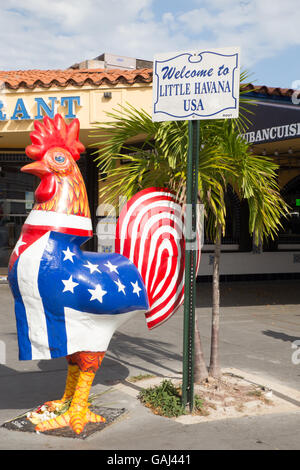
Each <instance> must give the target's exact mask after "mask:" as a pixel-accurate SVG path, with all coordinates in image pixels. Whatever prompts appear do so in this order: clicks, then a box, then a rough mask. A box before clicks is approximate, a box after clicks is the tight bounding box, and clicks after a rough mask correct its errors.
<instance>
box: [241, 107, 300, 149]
mask: <svg viewBox="0 0 300 470" xmlns="http://www.w3.org/2000/svg"><path fill="white" fill-rule="evenodd" d="M254 103H255V105H251V104H248V103H247V105H244V106H245V107H246V108H248V109H249V110H251V112H252V113H253V114H248V113H247V117H248V119H249V120H250V121H251V122H252V124H251V125H249V126H248V127H247V130H246V132H245V133H244V134H243V136H244V138H245V139H246V140H247V142H249V143H250V144H253V145H257V144H267V143H272V142H282V141H285V140H292V139H299V146H300V105H293V104H292V102H291V103H290V104H287V103H268V102H264V101H258V100H256V101H254Z"/></svg>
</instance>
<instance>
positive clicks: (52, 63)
mask: <svg viewBox="0 0 300 470" xmlns="http://www.w3.org/2000/svg"><path fill="white" fill-rule="evenodd" d="M298 1H299V0H285V1H284V2H282V1H281V0H263V1H261V0H240V1H238V0H193V1H190V2H186V3H185V12H184V13H182V11H179V10H178V9H177V10H176V7H175V6H174V8H173V7H172V8H169V11H167V10H166V8H164V10H163V5H164V4H163V2H161V0H85V1H84V2H83V1H82V0H52V1H51V2H49V0H39V2H37V0H7V1H6V3H5V5H1V6H0V41H1V50H0V68H1V69H2V70H3V69H6V70H8V69H29V68H66V67H68V66H70V65H71V64H73V63H75V62H79V61H81V60H84V59H90V58H94V57H96V56H97V55H99V54H100V53H102V52H110V53H114V54H120V55H125V56H132V57H138V58H144V59H149V60H151V59H152V57H153V55H154V54H156V53H158V52H166V51H175V50H184V49H197V48H202V47H208V46H209V47H223V46H224V47H225V46H240V47H241V50H242V65H243V66H244V67H247V68H251V67H252V66H253V65H254V64H255V63H257V62H258V61H260V60H262V59H265V58H269V57H276V55H277V54H278V53H280V52H281V51H284V50H287V49H288V48H289V47H291V46H295V45H300V36H299V20H298V15H297V14H296V12H297V9H298ZM158 2H159V7H161V8H162V12H161V15H160V16H159V14H158V10H157V8H158V7H157V5H158ZM175 3H176V2H175ZM175 3H174V5H175ZM170 4H171V3H169V5H170ZM154 7H156V8H154Z"/></svg>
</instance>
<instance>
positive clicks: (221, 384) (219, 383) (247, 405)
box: [193, 374, 274, 417]
mask: <svg viewBox="0 0 300 470" xmlns="http://www.w3.org/2000/svg"><path fill="white" fill-rule="evenodd" d="M194 394H195V396H198V397H199V398H200V399H201V400H202V402H203V406H202V407H201V408H200V409H199V410H197V411H195V412H194V413H193V414H196V415H202V416H208V415H215V414H217V415H218V416H219V417H220V414H225V415H227V414H233V413H245V412H246V411H247V410H249V411H250V410H254V408H257V409H259V408H261V407H265V406H270V407H271V406H274V402H273V401H272V398H273V396H272V391H271V390H268V389H266V388H265V387H262V386H259V385H256V384H252V383H249V382H247V381H245V380H244V379H243V378H240V377H236V376H232V375H230V374H223V375H222V376H221V377H220V378H218V379H213V378H208V379H207V380H205V381H204V382H203V383H201V384H195V385H194Z"/></svg>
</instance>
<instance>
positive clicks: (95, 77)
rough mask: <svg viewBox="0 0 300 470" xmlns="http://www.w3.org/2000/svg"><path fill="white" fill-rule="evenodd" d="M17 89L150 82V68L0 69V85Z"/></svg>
mask: <svg viewBox="0 0 300 470" xmlns="http://www.w3.org/2000/svg"><path fill="white" fill-rule="evenodd" d="M1 82H2V84H4V86H5V87H6V88H9V89H13V90H17V89H18V88H21V87H24V88H29V89H33V88H36V87H43V88H50V87H52V86H61V87H65V86H68V85H75V86H83V85H85V84H90V85H96V86H99V85H102V84H108V85H109V84H111V85H116V84H117V83H128V84H129V85H132V84H134V83H151V82H152V69H138V70H121V69H111V70H107V69H80V70H74V69H67V70H13V71H0V85H1Z"/></svg>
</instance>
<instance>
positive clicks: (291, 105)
mask: <svg viewBox="0 0 300 470" xmlns="http://www.w3.org/2000/svg"><path fill="white" fill-rule="evenodd" d="M113 60H115V62H114V63H112V62H113ZM149 65H151V63H146V62H145V61H136V60H135V59H128V58H116V56H115V57H111V56H107V55H106V56H105V55H103V54H102V55H101V56H99V57H98V58H96V59H95V60H93V61H84V62H82V63H80V64H75V65H73V66H72V67H71V68H69V69H66V70H48V71H45V70H26V71H8V72H2V71H0V274H1V273H2V274H5V272H6V270H7V264H8V259H9V256H10V253H11V251H12V249H13V247H14V245H15V242H16V240H17V239H18V237H19V233H20V230H21V227H22V225H23V223H24V221H25V219H26V217H27V214H28V213H29V211H30V210H31V208H32V204H33V199H34V190H35V187H36V185H37V183H38V182H37V181H36V179H35V177H34V176H32V175H29V174H24V173H21V172H20V168H21V167H22V166H23V165H24V164H25V163H26V162H28V161H29V159H28V158H27V157H26V155H25V152H24V149H25V147H26V146H27V145H28V144H30V137H29V134H30V132H31V131H32V130H33V121H34V120H36V119H42V118H43V116H45V115H47V116H49V117H52V118H53V117H54V114H55V113H57V112H58V113H61V114H62V115H63V116H64V117H65V119H66V120H67V121H70V120H72V119H73V118H75V117H77V118H78V119H79V121H80V128H81V130H80V140H81V141H82V143H83V144H84V145H85V147H86V152H85V154H84V155H83V156H82V157H81V159H80V160H79V166H80V169H81V171H82V173H83V175H84V178H85V182H86V186H87V191H88V196H89V201H90V208H91V213H92V219H93V224H94V230H95V236H94V239H93V240H91V241H90V242H89V244H88V246H87V248H88V249H90V250H97V249H98V242H97V237H96V226H97V222H98V220H97V215H99V214H97V207H98V204H99V202H100V201H99V199H98V191H99V181H98V168H97V166H96V163H95V162H94V158H95V157H94V156H93V152H95V148H94V147H91V145H92V144H95V143H96V141H97V139H95V137H92V134H91V131H92V130H94V126H95V124H96V123H97V122H102V123H103V122H107V121H109V119H110V118H109V116H108V115H107V114H106V113H108V112H111V111H112V110H113V109H114V108H118V106H119V105H125V104H126V103H130V104H131V105H133V106H135V107H137V108H143V109H145V110H146V111H148V112H149V113H150V114H151V108H152V68H151V67H149ZM145 66H148V67H147V68H145ZM116 67H118V68H116ZM138 67H140V68H138ZM247 92H248V97H249V98H250V99H251V100H253V102H255V106H254V107H252V108H251V109H252V112H254V114H253V115H252V116H251V118H250V119H251V120H252V125H251V126H249V128H248V129H247V131H246V132H245V134H244V136H243V137H244V138H245V139H246V140H247V141H248V142H249V143H251V145H252V147H253V151H254V153H256V154H258V155H269V156H271V157H272V158H274V160H275V161H276V162H278V164H279V165H280V169H279V172H278V182H279V186H280V188H281V191H282V194H283V195H284V197H285V199H286V201H287V202H288V204H289V205H290V207H291V211H290V216H289V218H288V219H287V220H285V221H284V222H283V229H281V231H280V233H279V236H278V238H277V239H276V240H275V241H274V242H272V243H270V242H269V243H265V244H264V246H262V247H256V246H254V245H253V243H252V239H251V237H250V235H249V230H248V207H247V204H246V203H244V202H241V201H239V199H238V197H237V195H236V194H235V193H234V190H233V189H232V188H230V187H229V188H228V191H227V196H226V205H227V214H228V215H227V224H226V235H225V237H224V238H223V240H222V256H221V276H223V277H229V278H230V277H231V276H251V275H253V276H256V277H257V276H259V275H262V276H273V275H286V276H294V275H298V274H299V267H300V163H299V162H300V104H299V103H300V99H299V98H300V96H298V94H297V93H296V92H295V91H294V90H285V89H280V88H270V87H256V88H255V87H254V86H253V85H248V87H247ZM108 190H109V187H108ZM100 215H103V214H100ZM212 264H213V245H212V244H211V243H210V241H209V240H207V239H205V243H204V246H203V251H202V261H201V264H200V269H199V273H198V274H199V276H203V277H207V276H210V275H211V273H212Z"/></svg>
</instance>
